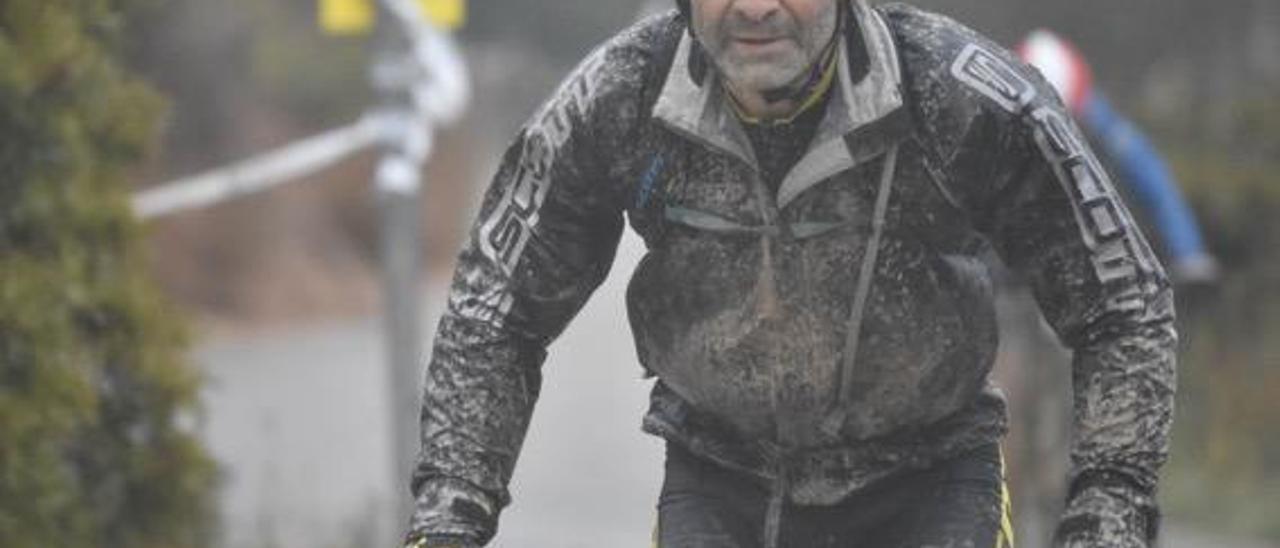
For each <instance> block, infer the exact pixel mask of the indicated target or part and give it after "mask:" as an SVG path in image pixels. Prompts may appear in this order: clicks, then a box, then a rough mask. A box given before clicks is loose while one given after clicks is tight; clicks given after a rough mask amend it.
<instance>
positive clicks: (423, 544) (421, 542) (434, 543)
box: [404, 535, 480, 548]
mask: <svg viewBox="0 0 1280 548" xmlns="http://www.w3.org/2000/svg"><path fill="white" fill-rule="evenodd" d="M404 548H480V545H479V544H477V543H476V542H474V541H472V540H471V539H469V538H466V537H458V536H452V535H446V536H426V537H419V538H417V539H414V540H411V541H409V542H408V543H407V544H405V545H404Z"/></svg>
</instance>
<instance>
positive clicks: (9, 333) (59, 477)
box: [0, 0, 215, 548]
mask: <svg viewBox="0 0 1280 548" xmlns="http://www.w3.org/2000/svg"><path fill="white" fill-rule="evenodd" d="M136 3H137V2H130V1H127V0H0V546H5V547H8V548H26V547H33V548H34V547H40V548H47V547H81V546H84V547H90V546H92V547H98V546H102V547H126V546H127V547H131V548H132V547H140V548H147V547H161V546H164V547H185V546H203V545H206V544H208V539H209V537H210V535H209V533H210V532H211V525H210V523H211V521H210V520H211V517H210V516H211V508H212V505H211V497H210V494H211V485H212V484H213V480H214V472H215V470H214V466H213V463H212V462H211V461H210V459H209V457H208V456H206V454H205V452H204V450H203V449H202V448H201V446H200V445H199V443H198V442H197V441H196V439H195V438H194V436H193V435H192V434H191V433H190V432H189V431H188V430H187V429H184V428H182V427H181V426H180V423H181V422H182V418H183V417H188V418H190V417H192V416H193V414H194V412H195V411H194V409H193V407H194V405H195V401H196V396H197V388H198V381H199V379H198V376H197V375H196V373H195V372H194V371H193V370H192V369H191V368H190V367H189V366H188V365H187V364H185V363H184V362H183V358H182V351H183V348H184V346H185V341H184V339H185V335H184V332H183V329H182V327H181V322H180V321H177V320H176V318H175V315H174V314H173V313H172V311H171V310H169V309H168V307H167V305H166V304H165V303H164V301H163V299H162V298H161V296H160V295H159V294H158V293H157V290H156V289H155V288H154V286H153V285H152V283H151V281H150V280H149V279H148V276H147V274H146V270H145V262H144V257H143V255H142V247H141V241H140V236H141V233H140V231H139V227H138V225H137V223H136V222H135V221H134V220H133V219H132V217H131V214H130V211H129V208H128V202H127V199H128V189H129V185H128V184H127V183H126V179H125V175H126V174H127V171H126V170H127V168H128V166H130V165H131V164H132V163H133V162H135V161H137V160H138V159H139V156H140V155H141V154H142V153H143V152H144V150H145V148H146V146H147V145H148V144H149V143H150V142H151V140H152V134H153V130H154V128H155V126H156V122H157V119H158V115H159V114H160V112H161V111H162V109H163V104H162V102H161V100H160V99H159V98H158V97H157V96H156V95H155V94H153V93H152V92H151V91H150V90H149V89H148V88H147V87H146V86H145V85H144V84H142V83H141V82H140V81H138V80H136V79H134V78H133V77H131V76H130V75H129V74H128V73H127V71H125V70H124V69H123V68H122V67H121V65H120V64H119V62H118V60H117V55H116V53H117V51H118V49H119V40H120V38H121V36H122V33H123V28H122V27H123V22H124V17H123V14H124V13H125V10H126V8H129V7H131V6H130V5H129V4H136ZM188 422H190V421H188Z"/></svg>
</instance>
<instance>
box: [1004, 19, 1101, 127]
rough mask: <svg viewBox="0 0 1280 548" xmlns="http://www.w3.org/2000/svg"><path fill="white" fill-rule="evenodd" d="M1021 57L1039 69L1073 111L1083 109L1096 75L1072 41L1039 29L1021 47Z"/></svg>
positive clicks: (1019, 52) (1019, 53)
mask: <svg viewBox="0 0 1280 548" xmlns="http://www.w3.org/2000/svg"><path fill="white" fill-rule="evenodd" d="M1018 55H1019V56H1020V57H1022V60H1023V61H1026V62H1027V64H1030V65H1031V66H1033V67H1035V68H1037V69H1039V70H1040V74H1043V75H1044V77H1045V79H1046V80H1048V81H1049V84H1051V85H1052V86H1053V89H1055V90H1057V91H1058V95H1060V96H1061V97H1062V100H1063V102H1065V103H1066V104H1067V105H1068V106H1070V107H1071V109H1072V110H1076V111H1078V110H1079V109H1080V107H1081V106H1082V105H1083V104H1084V101H1085V99H1086V98H1087V97H1088V95H1089V91H1090V89H1092V87H1093V74H1092V71H1091V70H1090V69H1089V65H1088V63H1086V62H1085V60H1084V56H1083V55H1081V54H1080V52H1079V51H1077V50H1076V48H1075V47H1074V46H1072V45H1071V43H1070V42H1067V41H1066V40H1064V39H1062V38H1060V37H1059V36H1058V35H1056V34H1054V33H1053V32H1051V31H1048V30H1045V29H1036V30H1034V31H1032V32H1031V34H1029V35H1027V38H1026V39H1025V40H1023V42H1022V44H1021V45H1020V46H1019V47H1018Z"/></svg>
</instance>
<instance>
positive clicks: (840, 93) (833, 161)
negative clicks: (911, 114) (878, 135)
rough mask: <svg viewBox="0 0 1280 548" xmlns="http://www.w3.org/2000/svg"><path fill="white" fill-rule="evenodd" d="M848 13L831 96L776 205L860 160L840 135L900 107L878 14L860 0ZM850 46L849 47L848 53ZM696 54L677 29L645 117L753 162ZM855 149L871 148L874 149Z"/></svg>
mask: <svg viewBox="0 0 1280 548" xmlns="http://www.w3.org/2000/svg"><path fill="white" fill-rule="evenodd" d="M842 1H843V0H842ZM851 12H852V14H853V25H854V26H853V29H852V30H851V32H852V33H858V34H857V36H853V37H851V36H850V33H842V35H841V37H840V41H841V43H840V47H839V49H838V52H837V54H838V55H839V59H838V60H837V65H836V67H837V74H836V82H835V85H834V86H832V88H831V90H830V91H829V92H828V93H832V96H831V98H830V100H829V101H828V103H827V112H826V114H825V115H824V117H823V120H822V122H821V123H820V124H819V126H818V131H817V134H816V135H815V136H814V139H813V141H812V142H811V143H810V146H809V150H808V151H807V152H806V153H805V155H804V157H802V158H801V160H800V161H799V162H798V163H797V164H796V166H795V167H794V168H792V170H791V172H790V173H788V174H787V176H786V178H785V179H784V180H783V182H782V186H781V187H780V189H779V191H778V207H783V206H785V205H786V204H787V203H789V202H791V201H792V200H793V199H795V198H796V197H797V196H799V195H800V194H801V193H802V192H803V191H804V190H806V189H808V188H810V187H812V186H813V185H815V184H817V183H819V182H821V181H823V180H824V179H826V178H828V177H830V176H832V175H835V174H837V173H839V172H841V171H844V170H846V169H849V168H851V167H853V166H854V165H856V164H857V163H858V162H861V161H864V160H866V159H868V157H859V158H854V157H853V156H854V154H853V153H851V152H850V150H849V147H848V146H847V145H846V144H845V139H846V138H850V137H852V136H854V135H856V134H859V133H861V130H863V129H870V128H873V127H877V126H881V125H883V124H879V123H878V122H880V121H882V120H886V119H889V118H890V117H891V116H890V115H891V114H894V113H895V112H897V111H899V110H900V109H901V108H902V105H903V100H902V92H901V83H902V74H901V69H900V65H899V63H898V54H897V48H896V47H895V46H894V43H893V36H892V35H891V34H890V33H889V28H888V26H887V25H886V23H885V21H884V20H883V19H882V18H881V16H880V14H879V13H877V12H875V11H874V10H872V9H870V8H869V7H867V5H866V3H865V2H864V1H862V0H853V1H852V9H851ZM851 38H857V39H853V40H851ZM854 48H856V51H851V50H852V49H854ZM697 55H705V54H704V53H702V52H701V51H700V48H697V46H696V44H695V43H694V40H693V38H692V37H690V36H689V34H688V33H684V34H683V35H682V37H681V39H680V45H679V47H678V48H677V49H676V54H675V59H674V60H673V62H672V65H671V68H670V70H669V72H668V73H667V80H666V83H665V85H664V86H663V89H662V93H661V95H659V97H658V101H657V103H656V104H655V105H654V109H653V116H654V117H655V118H657V119H658V120H660V121H661V122H663V123H665V124H666V125H667V126H669V127H670V128H671V129H673V130H674V131H676V132H677V133H680V134H682V135H684V136H686V137H688V138H690V139H693V140H694V141H697V142H699V143H702V144H704V145H706V146H710V147H713V148H717V149H720V150H722V151H724V152H727V153H729V154H731V155H733V156H735V157H737V158H739V159H741V160H743V161H744V162H746V163H747V164H749V165H751V166H756V160H755V154H754V152H753V151H752V149H751V144H750V142H749V141H748V140H747V137H746V133H745V132H744V131H743V129H742V124H741V122H740V121H739V120H738V117H737V116H736V114H735V113H734V112H733V108H732V107H731V106H730V105H729V104H728V100H727V98H726V97H725V95H724V93H725V92H724V91H723V87H722V86H721V82H720V80H719V76H718V75H717V73H716V71H715V70H693V69H695V68H698V67H695V64H696V63H699V62H703V63H705V62H706V61H705V60H700V59H695V56H697ZM851 55H865V57H864V59H865V60H866V67H865V70H864V71H859V72H860V74H855V71H854V70H853V68H852V65H851V63H850V56H851ZM699 76H701V81H699V80H698V77H699ZM862 148H863V150H866V152H867V153H868V154H874V153H875V152H877V151H878V150H879V149H880V148H881V147H878V146H875V147H869V148H868V147H862ZM858 156H867V155H865V154H858Z"/></svg>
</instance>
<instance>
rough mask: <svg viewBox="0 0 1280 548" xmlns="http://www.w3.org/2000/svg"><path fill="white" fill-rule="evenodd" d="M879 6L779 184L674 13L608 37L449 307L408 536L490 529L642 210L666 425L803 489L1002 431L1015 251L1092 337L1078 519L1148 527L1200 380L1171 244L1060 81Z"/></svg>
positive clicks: (722, 456) (848, 43)
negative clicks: (558, 358)
mask: <svg viewBox="0 0 1280 548" xmlns="http://www.w3.org/2000/svg"><path fill="white" fill-rule="evenodd" d="M853 5H854V8H853V12H854V17H853V22H854V24H852V25H846V28H845V30H843V31H842V33H841V38H840V39H841V41H842V44H841V46H842V47H841V50H840V58H839V60H838V61H837V62H838V67H837V70H838V73H837V81H836V83H835V85H834V86H833V88H832V89H831V91H830V93H831V94H832V95H831V96H830V97H829V99H828V101H827V107H826V108H827V111H826V113H825V115H824V116H825V118H824V119H823V120H822V122H821V123H820V124H819V126H818V129H817V133H816V135H815V137H814V139H813V141H812V143H811V144H810V147H809V150H808V151H807V153H806V154H805V155H804V156H803V157H802V159H801V160H800V161H799V163H798V164H797V165H796V166H795V167H794V168H793V169H792V170H791V171H790V172H789V173H788V174H787V176H786V177H785V178H784V179H783V181H782V183H781V186H780V188H779V190H778V191H777V193H776V195H775V194H774V193H772V192H771V191H769V190H768V189H767V187H766V185H765V184H764V183H763V182H762V181H761V178H760V176H759V174H758V169H757V167H756V163H755V157H754V154H753V151H752V150H751V146H750V145H749V144H748V141H747V139H746V137H745V135H744V132H743V129H742V127H741V125H740V123H739V122H738V120H737V118H736V117H735V115H734V113H733V111H732V109H731V108H730V107H729V106H728V105H727V104H726V103H725V101H724V98H723V94H722V91H721V87H720V84H719V82H718V79H717V75H716V73H715V71H714V70H712V69H710V68H709V63H708V61H707V59H706V57H705V55H704V54H703V53H702V52H701V50H700V49H699V47H698V45H697V42H696V40H694V39H692V38H690V36H689V34H688V33H687V32H686V30H685V23H684V21H683V20H682V19H681V18H680V17H679V16H678V15H676V14H675V13H671V14H668V15H664V16H657V17H655V18H651V19H648V20H646V21H644V22H642V23H640V24H638V25H636V26H635V27H633V28H631V29H629V30H627V31H624V32H623V33H621V34H619V35H618V36H617V37H615V38H614V39H612V40H611V41H609V42H608V43H606V44H605V45H604V46H602V47H601V48H599V49H598V50H596V51H595V52H594V53H592V54H591V55H590V56H589V57H588V58H587V59H586V60H585V61H584V62H583V63H582V64H581V65H580V66H579V68H578V69H576V70H575V71H574V73H573V74H572V75H571V76H570V77H569V78H568V79H567V80H566V82H565V83H564V84H563V85H562V87H561V88H560V89H559V90H558V91H557V92H556V93H555V95H554V96H553V97H552V98H551V99H550V101H549V102H548V103H547V104H546V105H544V106H543V107H542V108H541V109H540V110H539V112H538V113H537V114H536V115H535V116H534V118H533V119H532V120H531V121H530V122H529V123H528V124H527V125H526V126H525V127H524V129H523V130H522V131H521V133H520V134H519V135H518V137H517V139H516V141H515V143H514V144H513V145H512V146H511V147H510V149H509V150H508V152H507V153H506V155H505V157H504V158H503V161H502V164H501V167H500V169H499V171H498V174H497V175H496V178H495V180H494V183H493V185H492V187H491V188H490V190H489V192H488V194H487V195H486V197H485V199H484V202H483V205H482V207H481V212H480V217H479V220H478V221H477V223H476V225H475V228H474V230H473V231H472V233H471V238H470V241H469V243H468V244H467V245H466V247H465V249H464V250H463V252H462V254H461V256H460V258H459V263H458V269H457V272H456V275H455V278H454V282H453V287H452V291H451V294H450V297H449V304H448V310H447V313H446V314H445V316H444V317H443V319H442V320H441V323H440V326H439V331H438V334H437V338H436V342H435V349H434V355H433V357H432V361H431V364H430V366H429V372H428V379H427V382H426V390H425V403H424V407H423V415H422V435H423V442H424V449H423V452H422V454H421V459H420V461H419V465H418V467H417V469H416V472H415V478H414V482H413V491H414V494H415V495H416V497H417V509H416V513H415V517H414V520H413V524H412V532H411V534H413V535H423V534H454V535H465V536H470V537H472V538H475V539H477V540H480V541H484V540H487V539H488V538H489V537H490V536H491V534H492V533H493V530H494V527H495V526H496V520H497V515H498V512H499V511H500V509H501V508H502V507H503V506H504V505H505V504H506V503H507V502H508V494H507V490H506V487H507V483H508V480H509V479H510V477H511V473H512V469H513V466H514V464H515V461H516V456H517V454H518V453H519V450H520V446H521V443H522V441H523V438H524V435H525V430H526V427H527V426H528V423H529V419H530V415H531V412H532V410H533V405H534V401H535V400H536V399H537V395H538V390H539V384H540V373H539V367H540V364H541V363H542V361H543V358H544V356H545V353H544V349H545V348H546V346H547V345H548V344H549V343H550V342H551V341H552V339H553V338H555V337H556V336H557V335H558V334H559V333H560V332H561V330H562V329H563V328H564V327H565V325H566V324H567V323H568V321H569V320H570V319H571V318H572V317H573V316H574V314H575V313H576V312H577V311H578V310H579V308H580V307H581V306H582V305H583V303H584V302H585V301H586V300H587V297H588V295H589V294H590V293H591V292H592V290H593V289H594V288H595V287H596V286H597V285H598V284H599V283H600V282H601V280H603V279H604V277H605V275H606V273H607V272H608V270H609V267H610V265H611V263H612V261H613V256H614V250H615V247H616V245H617V242H618V240H619V237H620V234H621V231H622V230H623V225H624V215H625V219H626V220H627V221H629V223H630V225H631V228H632V229H634V230H635V231H636V232H637V233H638V234H639V235H640V236H641V237H643V239H644V240H645V242H646V244H647V247H648V252H647V254H646V255H645V257H644V258H643V260H642V262H641V263H640V265H639V266H638V267H637V269H636V271H635V272H634V273H633V274H632V277H631V282H630V286H629V288H628V294H627V302H628V310H629V315H630V321H631V327H632V330H633V332H634V335H635V342H636V347H637V351H638V353H639V358H640V362H641V363H642V364H643V366H644V367H645V368H646V370H647V371H648V372H650V373H652V374H653V375H656V376H657V378H658V381H657V383H656V385H655V388H654V391H653V395H652V407H651V409H650V412H649V413H648V415H647V416H646V417H645V421H644V428H645V430H646V431H648V432H650V433H654V434H658V435H660V436H662V437H664V438H666V439H668V440H670V441H671V442H673V443H678V444H680V445H682V446H684V447H686V448H688V449H689V450H691V451H692V452H694V453H696V454H699V455H701V456H702V457H703V458H706V459H710V460H712V461H715V462H718V463H720V464H721V465H723V466H726V467H730V468H733V469H737V470H741V471H745V472H747V473H749V474H751V475H753V476H754V477H756V478H758V479H759V481H760V482H761V483H762V484H763V485H766V486H767V487H769V488H770V489H772V490H773V492H774V493H775V494H776V496H778V497H785V498H786V499H789V500H790V501H791V502H793V503H796V504H833V503H835V502H837V501H839V500H840V499H842V498H844V497H846V496H847V495H849V494H850V493H852V492H854V491H856V490H858V489H860V488H863V487H865V486H866V485H868V484H870V483H872V482H874V481H876V480H879V479H882V478H886V477H889V476H891V475H892V474H894V473H895V472H900V471H903V470H906V469H909V468H915V467H925V466H928V465H930V463H932V462H935V461H937V460H939V459H944V458H947V457H949V456H954V455H956V454H958V453H960V452H962V451H965V450H967V449H971V448H974V447H977V446H979V445H982V444H987V443H990V442H992V441H993V440H996V439H998V438H999V437H1000V436H1001V435H1002V434H1003V432H1004V429H1005V420H1006V419H1005V409H1004V404H1003V400H1002V398H1001V397H1000V395H999V393H998V392H997V391H996V390H995V389H994V388H993V387H992V386H991V385H990V384H989V382H988V379H987V377H988V373H989V372H990V369H991V367H992V363H993V359H994V356H995V352H996V346H997V340H996V339H997V333H996V323H995V313H994V309H993V304H992V287H991V285H992V282H991V276H990V274H989V273H988V271H987V267H986V266H985V263H984V261H983V257H985V256H987V255H989V254H992V252H994V254H995V255H998V256H999V257H1001V258H1002V259H1003V260H1004V262H1005V263H1006V264H1007V265H1009V266H1010V267H1011V268H1013V269H1015V270H1017V271H1020V272H1022V273H1023V274H1024V275H1025V276H1026V277H1027V278H1028V279H1030V280H1031V282H1032V285H1033V287H1034V292H1035V295H1036V297H1037V298H1038V300H1039V302H1040V304H1041V307H1042V309H1043V311H1044V313H1045V316H1046V318H1047V319H1048V320H1049V321H1050V323H1051V324H1052V325H1053V327H1054V328H1055V329H1056V330H1057V332H1058V334H1059V335H1060V337H1061V339H1062V340H1063V341H1064V342H1065V343H1066V344H1067V345H1069V346H1070V347H1071V348H1072V349H1073V350H1074V351H1075V359H1074V383H1075V394H1076V398H1075V437H1074V441H1073V443H1074V445H1073V450H1072V462H1073V477H1074V478H1075V479H1076V481H1074V483H1073V485H1074V488H1073V492H1072V497H1073V499H1072V501H1073V502H1072V504H1071V505H1070V506H1069V509H1068V514H1069V515H1068V518H1069V519H1068V520H1067V521H1066V523H1065V525H1064V528H1063V531H1064V533H1063V535H1064V537H1063V538H1064V542H1083V543H1086V544H1087V543H1089V542H1096V541H1098V538H1101V537H1099V536H1098V535H1110V536H1109V537H1107V538H1109V539H1110V540H1108V541H1107V545H1110V546H1128V545H1135V546H1136V545H1142V543H1143V542H1144V540H1143V538H1144V537H1147V536H1149V535H1147V533H1146V529H1148V528H1151V527H1153V526H1154V523H1153V521H1154V520H1153V519H1152V514H1153V510H1154V503H1153V502H1152V500H1151V494H1152V492H1153V490H1154V487H1155V483H1156V473H1157V469H1158V468H1159V466H1160V465H1161V463H1162V462H1163V461H1164V459H1165V455H1166V451H1167V446H1166V444H1167V435H1168V430H1169V424H1170V419H1171V405H1172V395H1173V390H1174V387H1173V382H1174V380H1173V379H1174V372H1173V365H1174V356H1173V349H1174V345H1175V334H1174V331H1173V327H1172V321H1173V310H1172V304H1171V295H1170V290H1169V284H1168V282H1167V280H1166V277H1165V275H1164V273H1163V271H1162V269H1161V267H1160V266H1159V264H1158V263H1157V262H1156V260H1155V259H1154V258H1153V255H1152V253H1151V251H1150V249H1149V247H1148V245H1147V243H1146V242H1145V241H1144V239H1143V237H1142V235H1141V234H1140V233H1139V232H1138V231H1137V230H1136V229H1135V228H1134V226H1133V223H1132V222H1131V220H1130V215H1129V214H1128V212H1127V211H1126V210H1125V207H1124V206H1123V205H1122V204H1121V202H1120V201H1119V200H1118V199H1117V198H1116V194H1115V192H1114V191H1113V190H1112V188H1111V185H1110V183H1109V182H1108V178H1107V175H1106V173H1105V172H1104V171H1103V169H1102V168H1101V167H1100V166H1099V164H1098V162H1097V161H1096V160H1095V159H1094V157H1093V156H1092V154H1091V153H1090V152H1089V150H1088V149H1087V148H1086V145H1085V144H1084V141H1083V139H1081V138H1080V135H1079V132H1078V131H1077V129H1076V127H1075V125H1074V124H1073V122H1072V121H1071V119H1070V118H1069V117H1068V115H1067V113H1066V111H1065V110H1064V109H1063V107H1062V105H1061V103H1060V101H1059V100H1058V98H1057V96H1056V95H1055V93H1054V92H1053V91H1052V90H1051V88H1050V87H1049V86H1048V85H1047V84H1046V83H1045V82H1044V81H1043V80H1042V79H1041V78H1040V77H1039V75H1038V74H1036V73H1034V72H1033V71H1032V70H1030V69H1028V68H1026V67H1025V66H1024V65H1022V64H1021V63H1020V62H1018V61H1016V60H1014V59H1013V58H1012V57H1011V56H1010V55H1009V54H1008V53H1007V52H1005V51H1004V50H1003V49H1001V48H999V47H998V46H996V45H994V44H992V43H991V42H989V41H987V40H986V39H984V38H982V37H981V36H979V35H977V34H975V33H973V32H972V31H969V30H967V29H965V28H964V27H962V26H960V25H958V24H956V23H955V22H953V21H951V20H949V19H945V18H943V17H939V16H935V15H931V14H927V13H924V12H921V11H918V10H915V9H912V8H908V7H903V6H894V7H885V8H877V9H874V10H873V9H870V8H868V7H866V6H865V5H863V4H862V3H861V2H857V3H854V4H853ZM1033 365H1034V364H1033ZM1062 389H1066V388H1065V387H1063V388H1062ZM1072 539H1074V540H1072ZM1082 545H1085V544H1082Z"/></svg>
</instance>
